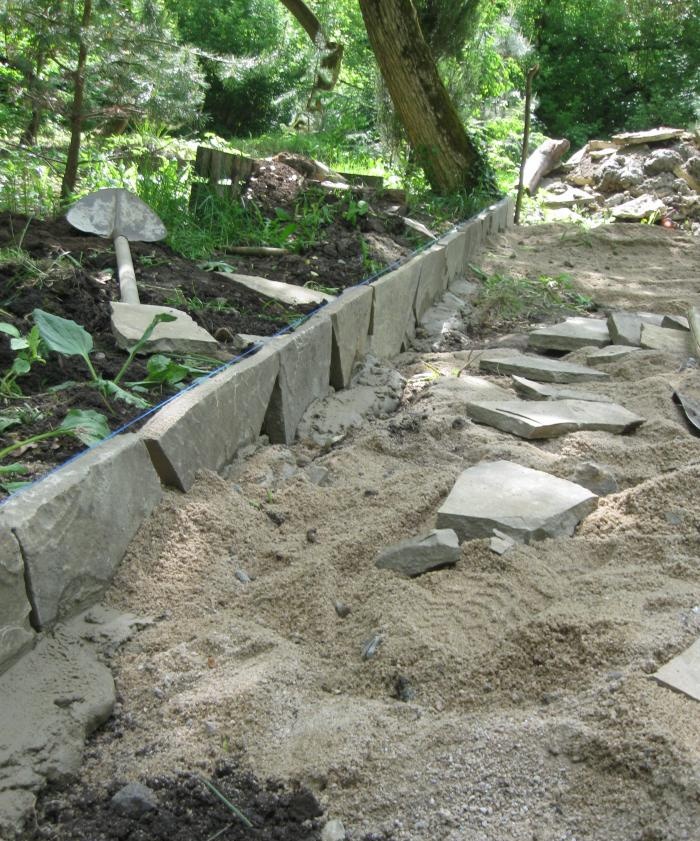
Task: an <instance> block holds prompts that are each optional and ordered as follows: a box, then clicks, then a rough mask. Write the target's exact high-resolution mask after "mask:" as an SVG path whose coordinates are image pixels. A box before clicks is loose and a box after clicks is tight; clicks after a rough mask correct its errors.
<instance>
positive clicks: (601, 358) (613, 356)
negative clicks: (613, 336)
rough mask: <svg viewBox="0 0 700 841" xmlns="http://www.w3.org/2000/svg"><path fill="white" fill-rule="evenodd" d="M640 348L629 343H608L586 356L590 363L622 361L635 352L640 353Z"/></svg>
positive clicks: (605, 363)
mask: <svg viewBox="0 0 700 841" xmlns="http://www.w3.org/2000/svg"><path fill="white" fill-rule="evenodd" d="M639 351H640V348H637V347H630V346H629V345H607V347H601V348H598V349H597V350H594V351H591V353H589V354H588V355H587V356H586V362H587V363H588V364H589V365H608V364H610V363H612V362H620V361H622V360H623V359H627V357H629V356H630V355H631V354H633V353H639Z"/></svg>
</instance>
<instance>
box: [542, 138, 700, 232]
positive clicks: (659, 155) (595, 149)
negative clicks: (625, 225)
mask: <svg viewBox="0 0 700 841" xmlns="http://www.w3.org/2000/svg"><path fill="white" fill-rule="evenodd" d="M541 196H542V198H543V199H544V203H545V206H546V207H548V208H550V212H549V216H550V218H551V215H552V214H553V215H554V216H555V219H556V218H559V217H561V218H562V219H564V218H567V217H570V216H571V214H572V210H571V209H572V208H573V209H575V211H576V212H577V213H578V214H580V215H584V216H591V215H593V216H602V217H604V218H605V217H608V218H610V217H611V218H612V219H613V220H614V221H617V222H640V221H642V220H646V221H650V222H654V223H660V224H665V225H667V226H672V227H675V226H677V225H680V226H683V227H689V228H690V229H691V230H692V231H693V233H696V234H700V136H698V134H697V133H690V132H685V131H683V130H682V129H653V130H652V131H646V132H632V133H627V134H618V135H614V136H613V137H612V139H611V140H609V141H605V140H590V141H589V142H588V143H587V144H586V145H585V146H584V147H583V148H582V149H580V150H579V151H578V152H576V153H575V154H573V155H572V156H571V157H570V158H569V159H568V161H566V162H565V163H563V164H562V165H561V166H560V167H559V168H558V169H557V170H555V171H554V172H553V173H551V174H550V176H549V177H548V178H547V179H545V180H544V181H543V182H542V193H541Z"/></svg>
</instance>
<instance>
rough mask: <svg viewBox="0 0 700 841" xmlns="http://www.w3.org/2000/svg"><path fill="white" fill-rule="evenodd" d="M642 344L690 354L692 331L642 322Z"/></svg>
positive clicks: (650, 347) (646, 346) (651, 347)
mask: <svg viewBox="0 0 700 841" xmlns="http://www.w3.org/2000/svg"><path fill="white" fill-rule="evenodd" d="M640 344H641V346H642V347H643V348H648V349H649V350H662V351H666V352H667V353H673V354H678V355H680V356H689V355H690V354H691V353H692V344H691V340H690V333H688V332H686V331H685V330H676V329H674V328H671V327H656V326H655V325H653V324H642V334H641V342H640Z"/></svg>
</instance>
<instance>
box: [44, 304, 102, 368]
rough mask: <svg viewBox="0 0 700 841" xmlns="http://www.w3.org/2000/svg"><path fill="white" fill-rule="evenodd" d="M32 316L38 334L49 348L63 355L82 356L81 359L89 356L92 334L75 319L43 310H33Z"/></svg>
mask: <svg viewBox="0 0 700 841" xmlns="http://www.w3.org/2000/svg"><path fill="white" fill-rule="evenodd" d="M33 316H34V323H35V324H36V326H37V327H38V328H39V334H40V335H41V338H42V340H43V341H44V344H45V345H46V347H47V348H48V349H49V350H53V351H56V353H60V354H62V355H63V356H82V357H83V359H87V358H88V357H89V355H90V352H91V351H92V336H91V335H90V334H89V333H88V332H87V330H84V329H83V328H82V327H81V326H80V325H79V324H76V323H75V321H71V320H70V318H61V316H60V315H52V314H51V313H50V312H44V310H34V312H33Z"/></svg>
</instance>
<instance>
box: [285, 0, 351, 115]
mask: <svg viewBox="0 0 700 841" xmlns="http://www.w3.org/2000/svg"><path fill="white" fill-rule="evenodd" d="M280 3H282V5H283V6H284V7H285V8H287V9H288V10H289V11H290V12H291V13H292V15H293V16H294V17H295V18H296V20H297V22H298V23H299V24H300V26H301V27H302V29H303V30H304V31H305V32H306V34H307V35H308V36H309V38H310V39H311V42H312V43H313V45H314V46H315V47H316V49H317V50H318V53H319V65H318V69H317V70H316V76H315V78H314V86H313V88H312V90H311V93H310V94H309V99H308V102H307V103H306V107H307V109H308V110H309V111H320V110H322V107H323V106H322V101H321V94H322V92H323V91H332V90H333V88H334V87H335V85H336V83H337V81H338V76H339V75H340V67H341V64H342V62H343V45H342V44H339V43H338V42H337V41H329V40H328V39H327V38H326V34H325V32H324V31H323V27H322V26H321V21H320V20H319V19H318V18H317V17H316V15H315V14H314V13H313V12H312V11H311V9H310V8H309V7H308V6H307V5H306V3H303V2H302V0H280Z"/></svg>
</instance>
